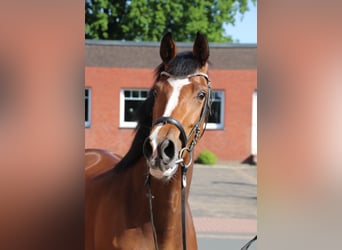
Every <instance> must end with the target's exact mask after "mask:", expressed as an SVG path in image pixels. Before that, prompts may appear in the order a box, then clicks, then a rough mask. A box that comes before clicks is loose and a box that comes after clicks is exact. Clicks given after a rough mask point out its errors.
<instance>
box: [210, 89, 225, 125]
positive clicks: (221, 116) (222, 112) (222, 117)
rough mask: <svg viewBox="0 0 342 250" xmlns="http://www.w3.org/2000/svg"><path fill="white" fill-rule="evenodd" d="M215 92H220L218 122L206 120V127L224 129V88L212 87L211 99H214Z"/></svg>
mask: <svg viewBox="0 0 342 250" xmlns="http://www.w3.org/2000/svg"><path fill="white" fill-rule="evenodd" d="M215 92H219V93H221V95H222V96H221V103H220V108H221V114H220V123H212V122H208V123H207V129H209V130H215V129H216V130H218V129H224V113H225V110H224V103H225V92H224V90H219V89H217V90H216V89H214V90H213V93H212V95H213V101H214V100H215V98H214V93H215Z"/></svg>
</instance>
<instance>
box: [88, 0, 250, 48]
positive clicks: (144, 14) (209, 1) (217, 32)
mask: <svg viewBox="0 0 342 250" xmlns="http://www.w3.org/2000/svg"><path fill="white" fill-rule="evenodd" d="M248 1H249V0H172V1H168V0H114V1H113V0H86V4H85V14H86V16H85V22H86V24H85V25H86V27H85V36H86V38H87V39H110V40H129V41H159V40H160V37H161V36H162V35H163V34H165V33H166V32H167V31H171V32H172V35H173V37H174V38H175V40H177V41H191V40H193V39H194V38H195V35H196V33H197V31H201V32H203V33H205V34H206V35H207V38H208V40H209V41H210V42H227V41H232V37H231V36H229V35H227V34H225V31H224V27H223V26H224V24H233V25H234V23H235V19H236V14H237V13H238V12H240V13H241V14H244V13H245V12H246V11H248ZM250 1H252V2H253V3H254V4H255V2H256V0H250Z"/></svg>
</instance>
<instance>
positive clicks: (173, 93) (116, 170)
mask: <svg viewBox="0 0 342 250" xmlns="http://www.w3.org/2000/svg"><path fill="white" fill-rule="evenodd" d="M160 57H161V59H162V63H161V64H160V65H159V66H158V67H157V69H156V71H155V72H156V77H155V82H154V84H153V87H152V88H151V90H150V93H149V95H148V97H147V99H146V101H144V102H143V104H142V106H141V108H140V111H139V114H138V116H139V117H138V126H137V128H136V134H135V137H134V140H133V142H132V145H131V147H130V149H129V151H128V153H127V154H126V155H125V156H124V157H123V158H122V159H120V158H119V157H118V156H117V155H115V154H113V153H110V152H108V151H104V150H99V149H88V150H86V171H85V172H86V211H85V214H86V218H85V222H86V225H85V237H86V249H87V250H91V249H96V250H99V249H105V250H107V249H148V250H151V249H177V250H178V249H191V250H193V249H197V240H196V232H195V228H194V224H193V220H192V216H191V211H190V207H189V203H188V195H189V188H190V184H191V178H192V170H193V162H192V155H193V148H194V146H195V145H196V143H197V141H198V140H199V139H200V137H201V136H202V135H203V132H204V130H205V126H206V121H207V117H208V114H209V110H210V104H211V88H210V81H209V78H208V75H207V71H208V58H209V45H208V42H207V40H206V38H205V37H204V35H202V34H201V33H197V36H196V39H195V42H194V45H193V50H192V51H187V52H182V53H178V54H176V44H175V42H174V40H173V38H172V35H171V33H167V34H166V35H165V36H164V37H163V39H162V41H161V44H160ZM182 204H183V206H182ZM181 218H183V220H182V219H181Z"/></svg>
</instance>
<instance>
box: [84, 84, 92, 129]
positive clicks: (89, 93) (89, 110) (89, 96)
mask: <svg viewBox="0 0 342 250" xmlns="http://www.w3.org/2000/svg"><path fill="white" fill-rule="evenodd" d="M85 90H88V97H87V96H86V95H85V93H84V105H85V102H86V101H87V99H88V110H87V113H88V121H86V120H85V117H84V126H85V127H86V128H90V126H91V92H92V91H91V88H90V87H86V88H85Z"/></svg>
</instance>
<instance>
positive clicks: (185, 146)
mask: <svg viewBox="0 0 342 250" xmlns="http://www.w3.org/2000/svg"><path fill="white" fill-rule="evenodd" d="M160 75H163V76H167V77H172V78H177V79H185V78H191V77H195V76H202V77H204V78H205V79H206V81H207V86H208V93H207V95H206V100H205V103H204V105H203V107H202V111H201V114H200V117H199V119H198V121H197V123H196V125H195V126H194V127H193V128H192V130H191V132H190V134H189V136H186V133H185V130H184V128H183V126H182V124H181V123H180V122H179V121H177V120H176V119H175V118H173V117H159V118H158V119H157V120H156V121H155V122H153V124H152V127H153V126H155V125H158V124H172V125H174V126H175V127H176V128H177V129H178V130H179V132H180V140H181V142H182V149H181V150H180V151H179V153H178V160H176V163H177V164H180V165H181V167H182V181H181V206H182V211H181V216H182V218H181V220H182V240H183V250H186V217H185V216H186V211H185V188H186V173H187V170H188V168H189V166H190V165H191V163H192V150H193V148H194V147H195V145H196V143H197V141H198V139H199V138H200V136H201V135H203V132H204V131H205V128H206V124H207V120H208V116H209V112H210V108H211V82H210V80H209V77H208V75H207V74H205V73H202V72H197V73H194V74H190V75H187V76H173V75H171V74H170V73H168V72H165V71H162V72H161V73H160ZM203 122H204V129H203V132H202V133H201V126H202V124H203ZM193 135H194V137H193V139H192V141H191V142H190V143H189V139H190V138H191V137H192V136H193ZM185 151H188V153H189V155H190V160H189V162H188V163H184V159H183V154H184V152H185ZM150 181H151V178H150V174H148V175H147V178H146V182H145V183H146V185H148V187H149V189H148V194H147V196H148V198H149V206H150V217H151V218H150V219H151V225H152V231H153V240H154V245H155V249H156V250H158V240H157V234H156V230H155V226H154V222H153V210H152V198H153V196H152V194H151V188H150Z"/></svg>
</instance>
